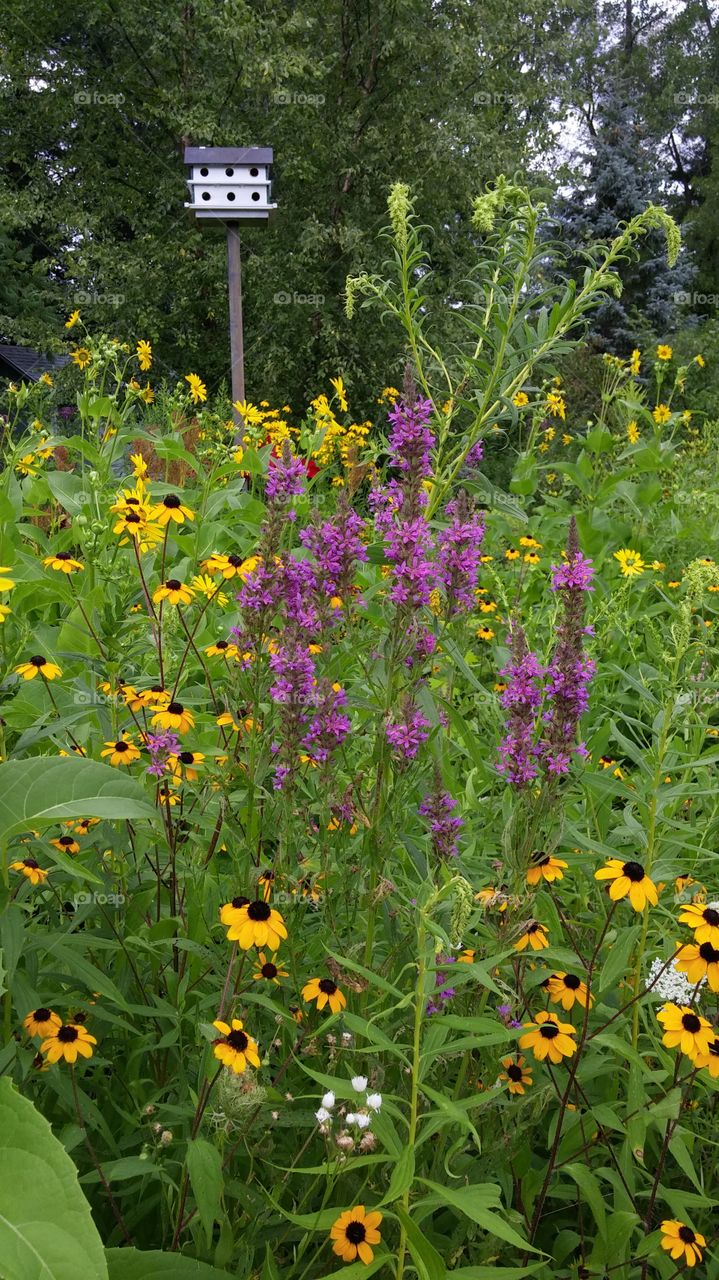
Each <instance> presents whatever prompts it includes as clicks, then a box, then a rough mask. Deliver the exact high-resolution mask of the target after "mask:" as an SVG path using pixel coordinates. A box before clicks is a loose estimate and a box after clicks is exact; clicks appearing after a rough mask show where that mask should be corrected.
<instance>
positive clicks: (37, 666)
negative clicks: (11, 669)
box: [15, 654, 62, 680]
mask: <svg viewBox="0 0 719 1280" xmlns="http://www.w3.org/2000/svg"><path fill="white" fill-rule="evenodd" d="M15 673H16V675H19V676H22V678H23V680H34V679H35V676H36V675H41V676H43V677H44V679H45V680H56V679H57V677H58V676H61V675H62V671H61V670H60V668H59V667H58V666H57V665H56V663H54V662H48V660H47V658H43V657H42V655H41V654H35V656H34V657H33V658H30V659H29V660H28V661H27V662H21V663H20V666H19V667H16V668H15Z"/></svg>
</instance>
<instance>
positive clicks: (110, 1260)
mask: <svg viewBox="0 0 719 1280" xmlns="http://www.w3.org/2000/svg"><path fill="white" fill-rule="evenodd" d="M105 1257H106V1258H107V1266H108V1280H230V1275H229V1272H227V1271H218V1269H217V1267H211V1266H210V1265H209V1264H208V1263H207V1262H196V1261H195V1259H194V1258H184V1257H182V1255H181V1254H179V1253H161V1252H160V1250H159V1249H157V1250H155V1249H153V1250H151V1251H150V1252H143V1251H141V1250H140V1249H107V1250H106V1253H105ZM75 1280H80V1275H79V1274H78V1273H77V1272H76V1273H75ZM82 1280H85V1276H84V1275H83V1276H82ZM88 1280H90V1278H89V1277H88Z"/></svg>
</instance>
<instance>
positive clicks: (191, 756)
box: [179, 751, 195, 764]
mask: <svg viewBox="0 0 719 1280" xmlns="http://www.w3.org/2000/svg"><path fill="white" fill-rule="evenodd" d="M179 758H180V760H181V761H182V764H194V760H195V753H194V751H181V752H180V757H179Z"/></svg>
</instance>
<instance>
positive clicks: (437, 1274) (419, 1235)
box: [394, 1204, 447, 1280]
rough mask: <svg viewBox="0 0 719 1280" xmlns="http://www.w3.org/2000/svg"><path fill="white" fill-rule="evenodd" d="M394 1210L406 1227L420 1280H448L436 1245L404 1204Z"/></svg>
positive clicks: (408, 1241)
mask: <svg viewBox="0 0 719 1280" xmlns="http://www.w3.org/2000/svg"><path fill="white" fill-rule="evenodd" d="M394 1212H395V1213H396V1215H397V1217H398V1219H399V1221H400V1223H401V1224H402V1226H403V1227H404V1229H405V1233H406V1236H407V1245H408V1247H409V1251H410V1253H411V1254H412V1258H413V1260H414V1263H415V1266H416V1268H417V1274H418V1276H419V1278H420V1280H446V1276H447V1268H446V1267H445V1265H444V1263H443V1261H442V1258H441V1257H440V1255H439V1254H438V1253H437V1250H436V1249H435V1247H434V1245H432V1244H430V1242H429V1240H428V1239H427V1237H426V1236H425V1235H424V1234H423V1232H422V1231H420V1229H419V1227H418V1226H417V1223H416V1222H413V1221H412V1219H411V1218H410V1216H409V1214H408V1213H407V1210H406V1209H405V1208H404V1206H403V1205H401V1204H398V1205H397V1206H396V1207H395V1210H394Z"/></svg>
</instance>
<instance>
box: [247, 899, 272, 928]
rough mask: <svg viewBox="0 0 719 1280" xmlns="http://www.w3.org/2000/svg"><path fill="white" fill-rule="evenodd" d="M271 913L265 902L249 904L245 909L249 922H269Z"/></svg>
mask: <svg viewBox="0 0 719 1280" xmlns="http://www.w3.org/2000/svg"><path fill="white" fill-rule="evenodd" d="M271 912H272V908H271V907H270V906H269V904H268V903H267V902H251V903H250V905H249V907H248V908H247V914H248V916H249V917H250V920H254V921H256V922H258V923H259V922H264V921H265V920H269V918H270V915H271Z"/></svg>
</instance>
